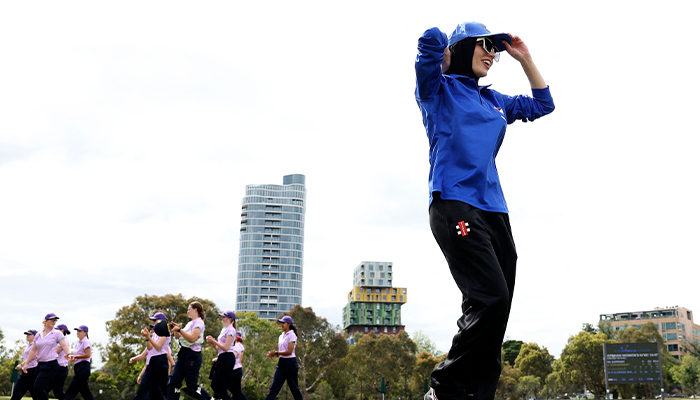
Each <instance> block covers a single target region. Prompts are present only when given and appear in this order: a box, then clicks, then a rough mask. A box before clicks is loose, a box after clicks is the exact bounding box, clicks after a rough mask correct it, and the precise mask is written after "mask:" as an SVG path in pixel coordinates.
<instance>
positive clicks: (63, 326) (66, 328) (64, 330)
mask: <svg viewBox="0 0 700 400" xmlns="http://www.w3.org/2000/svg"><path fill="white" fill-rule="evenodd" d="M55 329H60V330H61V331H62V332H63V334H64V335H70V330H68V327H67V326H66V324H61V325H56V328H55Z"/></svg>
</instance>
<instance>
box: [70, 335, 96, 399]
mask: <svg viewBox="0 0 700 400" xmlns="http://www.w3.org/2000/svg"><path fill="white" fill-rule="evenodd" d="M74 330H76V331H78V332H77V336H78V341H77V342H76V343H75V348H74V349H73V354H71V355H70V356H68V358H69V359H70V360H71V361H73V363H74V364H73V371H74V372H75V375H73V379H71V381H70V384H69V385H68V389H67V390H66V396H65V400H73V399H75V396H77V395H78V393H80V395H81V396H83V400H94V399H95V398H94V397H92V392H90V387H89V386H88V382H89V380H90V361H91V360H92V342H91V341H90V338H89V337H88V331H89V330H88V327H87V326H85V325H80V326H79V327H77V328H75V329H74Z"/></svg>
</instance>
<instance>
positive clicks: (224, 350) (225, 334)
mask: <svg viewBox="0 0 700 400" xmlns="http://www.w3.org/2000/svg"><path fill="white" fill-rule="evenodd" d="M219 316H220V317H221V323H222V324H223V326H224V327H223V328H222V329H221V333H220V334H219V337H218V338H217V339H214V338H213V337H212V336H207V343H209V344H210V345H211V346H212V347H214V348H215V349H216V351H217V353H218V355H217V356H216V358H215V359H214V363H215V364H214V370H213V371H214V374H213V378H212V381H211V386H212V389H214V397H215V398H217V399H224V400H231V396H229V394H228V391H230V392H231V393H233V394H234V396H235V395H236V394H237V393H236V392H235V389H236V387H235V379H234V373H233V368H234V366H235V365H236V355H235V350H234V346H233V345H234V343H235V342H236V336H237V335H236V333H237V331H236V314H235V313H234V312H233V311H226V312H223V313H220V314H219Z"/></svg>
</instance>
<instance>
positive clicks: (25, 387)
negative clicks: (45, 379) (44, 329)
mask: <svg viewBox="0 0 700 400" xmlns="http://www.w3.org/2000/svg"><path fill="white" fill-rule="evenodd" d="M36 333H37V332H36V330H34V329H30V330H28V331H26V332H24V334H25V335H27V343H29V344H28V345H27V348H26V349H24V353H23V354H22V360H26V359H27V357H28V356H29V352H30V351H31V349H32V346H34V337H35V336H36ZM23 365H24V364H19V365H17V366H16V367H15V369H18V370H20V371H21V370H22V366H23ZM38 365H39V363H38V362H37V361H36V360H34V361H32V362H31V363H29V364H28V365H27V370H26V372H24V371H22V372H21V373H20V375H19V378H18V379H17V382H16V383H15V385H14V387H13V388H12V397H11V398H10V400H20V399H21V398H22V397H24V395H25V394H26V393H27V391H28V392H29V394H30V395H31V396H32V398H33V397H34V381H35V380H36V374H37V372H38V368H37V366H38Z"/></svg>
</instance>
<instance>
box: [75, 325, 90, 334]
mask: <svg viewBox="0 0 700 400" xmlns="http://www.w3.org/2000/svg"><path fill="white" fill-rule="evenodd" d="M73 330H74V331H83V332H85V333H88V327H87V326H85V325H80V326H79V327H77V328H74V329H73Z"/></svg>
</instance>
